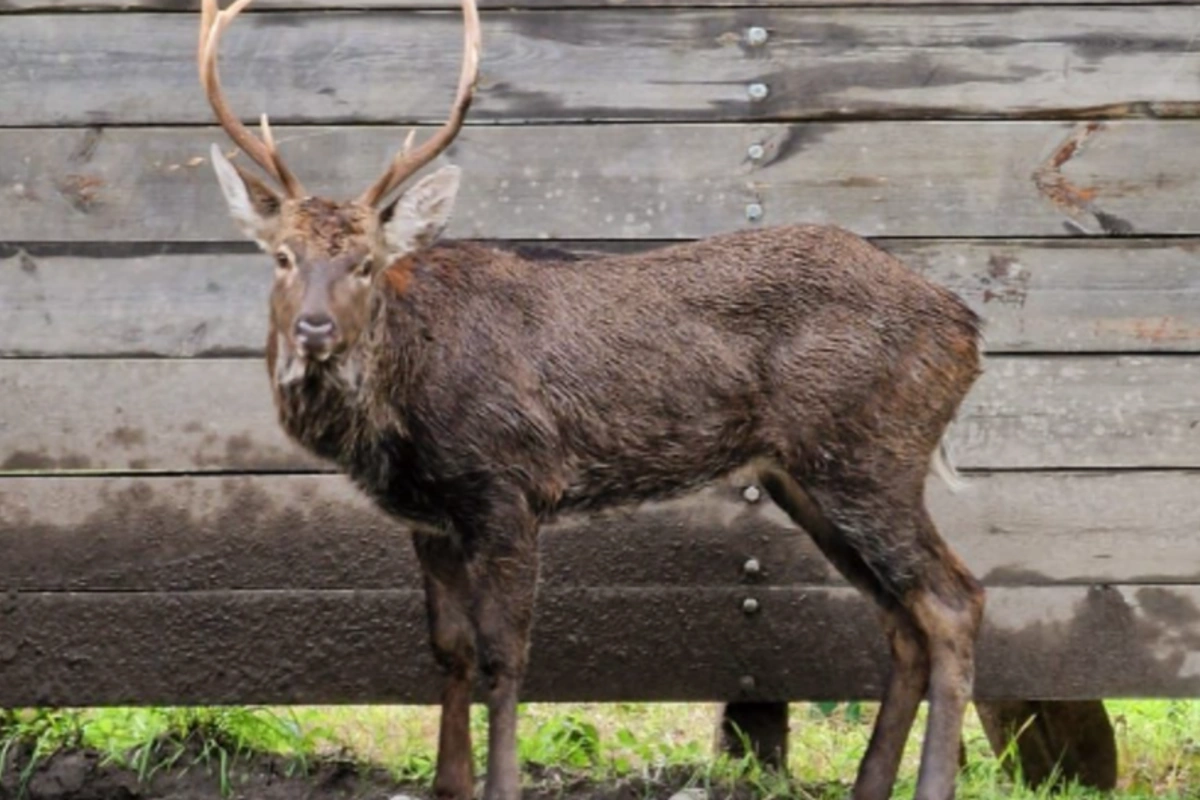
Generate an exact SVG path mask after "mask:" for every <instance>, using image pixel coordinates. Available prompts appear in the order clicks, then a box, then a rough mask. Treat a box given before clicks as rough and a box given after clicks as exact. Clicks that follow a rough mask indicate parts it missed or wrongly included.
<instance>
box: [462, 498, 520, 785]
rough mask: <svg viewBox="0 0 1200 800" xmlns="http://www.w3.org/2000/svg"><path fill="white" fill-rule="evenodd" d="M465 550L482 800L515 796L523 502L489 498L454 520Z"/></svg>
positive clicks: (517, 780)
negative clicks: (484, 738) (481, 695)
mask: <svg viewBox="0 0 1200 800" xmlns="http://www.w3.org/2000/svg"><path fill="white" fill-rule="evenodd" d="M461 528H462V531H463V537H464V541H465V542H466V543H467V546H468V549H469V550H470V556H469V558H468V561H467V572H468V575H469V576H470V583H471V609H470V613H471V622H472V624H473V625H474V628H475V636H476V642H477V644H478V662H479V668H480V671H481V673H482V677H483V679H484V682H485V686H486V689H487V706H488V757H487V779H486V781H485V782H484V794H483V796H484V800H519V798H520V796H521V784H520V773H519V771H518V765H517V702H518V693H519V691H520V688H521V681H522V680H523V679H524V676H525V666H526V664H527V663H528V658H529V634H530V629H531V628H532V624H533V610H534V600H535V598H536V593H537V574H538V553H537V522H536V519H535V518H534V517H533V515H532V514H531V513H530V512H529V510H528V508H527V507H526V505H525V503H524V502H523V500H520V499H516V500H511V501H510V500H507V499H503V500H493V501H491V502H489V503H488V504H487V510H486V512H484V513H482V514H479V515H477V516H475V517H474V518H468V519H465V520H464V521H463V523H462V525H461Z"/></svg>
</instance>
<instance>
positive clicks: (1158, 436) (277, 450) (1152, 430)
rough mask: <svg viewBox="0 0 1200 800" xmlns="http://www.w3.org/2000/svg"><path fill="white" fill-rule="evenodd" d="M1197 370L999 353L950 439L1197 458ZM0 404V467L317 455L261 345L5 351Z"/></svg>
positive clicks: (977, 447) (1028, 452)
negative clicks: (68, 354) (300, 438)
mask: <svg viewBox="0 0 1200 800" xmlns="http://www.w3.org/2000/svg"><path fill="white" fill-rule="evenodd" d="M1198 381H1200V359H1198V358H1197V357H1195V356H1183V355H1180V356H1155V357H1151V356H1147V357H1138V356H1105V357H1065V356H1047V357H1027V358H1026V357H1010V356H995V357H992V358H990V359H989V360H988V361H987V364H986V369H985V372H984V375H983V377H982V378H981V379H980V381H979V383H978V384H977V385H976V387H975V388H974V389H973V390H972V392H971V394H970V395H968V398H967V400H966V402H965V403H964V405H963V408H962V411H961V414H960V417H959V420H958V421H957V422H956V423H954V425H953V426H952V428H951V431H950V436H949V441H950V444H951V447H952V449H953V451H954V453H955V457H956V459H957V461H958V463H959V465H960V466H962V467H969V468H975V469H987V468H1005V469H1029V468H1072V467H1074V468H1113V469H1116V468H1144V467H1176V468H1182V467H1197V466H1200V424H1198V423H1200V406H1198V405H1197V404H1196V401H1195V398H1196V397H1197V395H1198V394H1200V387H1198ZM0 406H2V407H3V408H4V409H5V413H4V415H3V416H2V417H0V473H3V472H31V471H32V472H43V471H51V472H52V471H56V470H72V471H81V470H83V471H88V470H92V471H106V470H117V471H135V472H141V471H163V470H166V471H184V472H221V471H228V470H235V471H243V470H249V471H263V470H265V471H292V470H297V469H321V468H322V464H320V463H319V462H317V461H316V460H314V459H313V458H311V457H310V456H308V455H306V454H303V453H301V452H300V450H299V448H298V447H297V446H295V445H293V444H292V443H291V442H290V441H289V440H288V439H287V438H286V437H285V435H284V434H283V432H282V430H281V429H280V427H279V425H278V423H277V421H276V418H275V411H274V409H273V407H272V404H271V397H270V390H269V386H268V382H267V374H266V366H265V364H264V363H262V361H261V360H259V359H201V360H108V359H90V360H69V359H52V360H32V359H31V360H5V361H0ZM33 420H36V424H30V423H31V421H33Z"/></svg>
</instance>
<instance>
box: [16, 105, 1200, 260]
mask: <svg viewBox="0 0 1200 800" xmlns="http://www.w3.org/2000/svg"><path fill="white" fill-rule="evenodd" d="M1091 125H1092V126H1095V127H1094V129H1093V128H1092V127H1090V126H1087V125H1085V126H1081V125H1076V124H1073V123H1062V122H1037V123H1035V122H1021V123H1017V122H1009V123H997V122H941V123H938V122H893V123H829V124H822V123H811V124H810V123H798V124H795V125H781V124H772V125H745V126H736V125H611V126H610V125H600V126H534V127H495V128H487V127H476V128H472V129H469V130H467V131H465V132H464V133H463V135H462V136H461V137H460V138H459V140H458V142H457V143H456V144H455V146H454V147H453V148H452V149H451V152H450V154H449V157H450V158H451V159H452V160H453V161H455V162H456V163H459V164H461V165H462V167H463V169H464V171H465V174H466V176H467V178H466V183H465V186H464V188H463V191H462V193H461V195H460V198H459V203H458V212H457V215H456V217H455V218H454V220H453V221H452V222H451V225H450V229H449V232H448V235H450V236H478V237H485V238H505V239H537V238H566V239H571V238H579V239H611V238H618V239H629V238H651V239H678V238H692V237H698V236H706V235H709V234H713V233H716V232H720V231H727V230H732V229H735V228H739V227H746V226H751V225H769V224H782V223H797V222H816V223H831V222H832V223H837V224H839V225H842V226H844V227H847V228H850V229H852V230H854V231H855V232H857V233H860V234H864V235H868V236H905V237H908V236H928V237H937V236H952V237H996V236H1007V237H1019V236H1056V235H1079V233H1080V232H1081V231H1086V232H1091V233H1099V234H1103V233H1105V232H1120V233H1137V234H1143V235H1154V234H1196V233H1200V218H1198V217H1197V215H1196V214H1194V213H1192V208H1191V203H1192V201H1193V199H1194V198H1195V197H1196V196H1197V193H1200V173H1198V171H1197V169H1196V163H1195V159H1193V158H1192V157H1191V153H1192V152H1193V145H1194V144H1195V142H1196V141H1197V137H1200V121H1197V122H1183V121H1144V122H1113V123H1105V124H1100V123H1092V124H1091ZM1085 133H1086V134H1087V140H1086V141H1085V142H1084V143H1083V144H1076V140H1077V138H1078V137H1079V136H1081V135H1083V134H1085ZM403 137H404V129H401V128H384V127H368V128H291V129H281V130H279V131H278V132H277V138H279V139H280V140H281V149H282V150H283V151H284V152H285V154H286V157H287V158H288V159H289V161H291V162H292V164H293V165H294V166H295V167H296V169H297V170H298V171H299V172H300V174H301V175H302V177H303V178H304V180H305V183H306V185H307V186H309V188H310V190H312V191H315V192H329V193H331V194H333V195H334V196H339V197H340V196H346V195H351V194H352V193H357V192H358V191H359V190H360V189H361V188H362V187H363V186H366V185H367V184H368V183H369V182H370V180H371V179H372V178H374V177H376V176H377V174H378V171H379V169H380V167H381V165H382V164H383V163H384V162H385V160H386V158H387V156H388V155H389V154H390V153H392V152H393V151H394V149H395V148H396V147H398V146H399V144H400V143H401V141H402V140H403ZM225 141H226V140H225V137H224V134H223V133H222V132H220V131H219V130H213V129H150V128H146V129H116V130H109V129H103V130H102V129H93V130H87V131H84V130H78V131H70V130H45V129H27V130H0V152H4V153H5V154H6V157H5V158H4V159H3V160H0V240H7V241H13V242H21V241H26V242H32V241H44V242H63V241H92V242H95V241H137V242H153V241H186V242H207V241H230V240H234V239H237V234H236V233H235V231H234V228H233V224H232V223H231V222H230V221H229V219H228V216H227V211H226V209H225V207H224V202H223V200H222V199H221V196H220V190H219V189H218V187H217V182H216V179H215V177H214V176H213V174H212V170H211V168H210V167H209V166H208V164H207V153H208V149H209V145H210V144H211V143H212V142H219V143H222V144H224V143H225ZM752 144H761V145H763V147H764V153H765V155H764V157H763V158H762V159H761V160H760V161H757V162H756V161H752V160H751V159H749V158H748V157H747V148H748V147H749V146H750V145H752ZM1064 148H1065V149H1064ZM585 153H586V154H587V157H586V158H582V157H581V155H580V154H585ZM1048 159H1050V160H1051V161H1050V162H1049V163H1051V164H1053V163H1056V162H1058V161H1061V164H1059V166H1058V167H1057V173H1056V174H1057V177H1056V176H1055V175H1048V174H1046V173H1045V171H1043V172H1039V171H1038V170H1039V167H1041V166H1043V165H1045V164H1046V163H1048V162H1047V160H1048ZM1035 173H1036V174H1035ZM1079 197H1087V198H1090V199H1089V200H1088V201H1087V204H1086V208H1084V209H1082V210H1081V208H1080V207H1078V204H1076V205H1064V204H1063V201H1064V199H1071V198H1079ZM749 203H758V204H759V205H760V206H761V208H762V211H763V217H762V219H761V220H760V221H758V222H749V221H747V211H746V208H747V205H748V204H749Z"/></svg>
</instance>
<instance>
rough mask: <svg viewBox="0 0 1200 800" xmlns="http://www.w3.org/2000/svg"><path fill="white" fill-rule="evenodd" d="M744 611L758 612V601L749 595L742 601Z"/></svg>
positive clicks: (749, 612) (745, 612)
mask: <svg viewBox="0 0 1200 800" xmlns="http://www.w3.org/2000/svg"><path fill="white" fill-rule="evenodd" d="M742 613H744V614H757V613H758V601H757V600H755V599H754V598H753V597H747V598H746V599H745V600H743V601H742Z"/></svg>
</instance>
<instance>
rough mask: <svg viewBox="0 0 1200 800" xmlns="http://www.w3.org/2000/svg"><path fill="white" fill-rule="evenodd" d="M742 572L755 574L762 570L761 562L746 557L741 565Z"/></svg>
mask: <svg viewBox="0 0 1200 800" xmlns="http://www.w3.org/2000/svg"><path fill="white" fill-rule="evenodd" d="M742 572H744V573H746V574H747V575H757V574H758V573H760V572H762V564H760V563H758V559H757V558H749V559H746V563H745V564H743V565H742Z"/></svg>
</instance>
